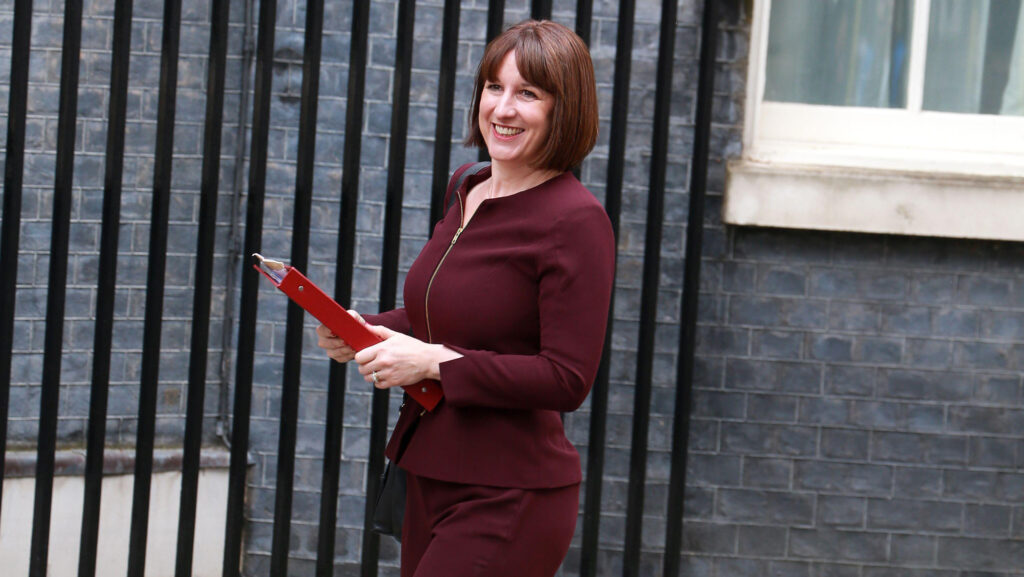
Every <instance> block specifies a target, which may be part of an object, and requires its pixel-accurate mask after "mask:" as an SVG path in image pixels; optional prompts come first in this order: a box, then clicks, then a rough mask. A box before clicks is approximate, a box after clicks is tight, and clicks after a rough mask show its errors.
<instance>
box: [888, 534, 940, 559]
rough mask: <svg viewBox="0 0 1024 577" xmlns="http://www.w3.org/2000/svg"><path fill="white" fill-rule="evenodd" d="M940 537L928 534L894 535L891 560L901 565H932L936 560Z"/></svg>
mask: <svg viewBox="0 0 1024 577" xmlns="http://www.w3.org/2000/svg"><path fill="white" fill-rule="evenodd" d="M937 543H938V538H936V537H933V536H926V535H900V534H896V535H893V536H892V544H891V548H892V552H891V560H892V562H893V563H896V564H899V565H931V564H933V563H934V562H935V556H936V553H937V551H936V545H937Z"/></svg>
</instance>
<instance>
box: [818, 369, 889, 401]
mask: <svg viewBox="0 0 1024 577" xmlns="http://www.w3.org/2000/svg"><path fill="white" fill-rule="evenodd" d="M876 380H877V370H876V369H875V368H873V367H861V366H849V365H830V366H829V367H828V369H827V370H826V372H825V391H826V392H828V393H830V394H833V395H851V396H872V395H874V392H875V381H876Z"/></svg>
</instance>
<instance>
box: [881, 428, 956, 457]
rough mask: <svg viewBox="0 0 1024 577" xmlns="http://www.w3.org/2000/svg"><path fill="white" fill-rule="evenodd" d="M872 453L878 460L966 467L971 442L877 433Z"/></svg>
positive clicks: (947, 438)
mask: <svg viewBox="0 0 1024 577" xmlns="http://www.w3.org/2000/svg"><path fill="white" fill-rule="evenodd" d="M871 454H872V459H873V460H875V461H893V462H905V463H915V462H919V463H937V464H962V463H966V461H967V439H965V438H962V437H943V436H936V435H917V434H908V433H883V432H876V433H874V435H872V443H871Z"/></svg>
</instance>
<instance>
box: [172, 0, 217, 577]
mask: <svg viewBox="0 0 1024 577" xmlns="http://www.w3.org/2000/svg"><path fill="white" fill-rule="evenodd" d="M229 8H230V6H229V2H228V0H213V2H212V3H211V5H210V52H209V54H210V56H209V69H208V70H207V79H206V91H207V96H206V121H205V126H204V128H203V168H202V180H201V182H200V193H199V232H198V235H197V239H196V281H195V292H194V293H193V295H192V349H191V350H190V351H189V363H188V392H187V398H188V405H187V407H186V409H185V439H184V443H183V445H184V454H183V456H182V468H181V501H180V506H179V509H178V543H177V547H178V550H177V555H176V557H175V563H174V574H175V575H176V576H177V577H188V576H189V575H191V574H192V558H193V552H194V546H195V529H196V505H197V501H198V497H199V464H200V456H201V455H200V452H201V446H202V439H203V411H204V408H205V400H206V366H207V362H208V355H209V350H208V349H209V343H210V300H211V289H212V287H213V249H214V239H215V230H216V224H217V195H218V193H219V189H218V179H219V177H220V144H221V130H222V128H223V127H222V126H221V125H222V123H223V120H224V77H225V70H224V68H225V66H226V63H227V45H228V13H229Z"/></svg>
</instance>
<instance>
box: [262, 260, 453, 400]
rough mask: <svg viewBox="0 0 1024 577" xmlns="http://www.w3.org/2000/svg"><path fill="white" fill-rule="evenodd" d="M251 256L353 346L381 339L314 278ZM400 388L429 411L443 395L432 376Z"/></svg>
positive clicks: (278, 284)
mask: <svg viewBox="0 0 1024 577" xmlns="http://www.w3.org/2000/svg"><path fill="white" fill-rule="evenodd" d="M253 258H255V259H256V260H257V263H255V264H253V265H252V266H253V268H255V269H256V270H258V271H259V272H260V274H262V275H263V276H265V277H267V280H269V281H270V282H272V283H274V286H276V287H277V288H278V289H279V290H280V291H281V292H283V293H284V294H286V295H288V296H289V297H290V298H291V299H292V300H293V301H295V303H296V304H298V305H299V306H300V307H302V308H303V309H305V310H306V312H308V313H309V314H311V315H313V316H314V317H316V319H317V320H318V321H320V322H322V323H323V324H324V326H326V327H327V328H329V329H331V332H333V333H334V334H335V335H338V336H339V337H341V338H342V340H344V341H345V342H346V343H348V344H349V346H351V347H352V348H353V349H355V350H357V351H361V350H363V349H365V348H366V347H370V346H373V345H375V344H377V343H379V342H381V339H380V338H379V337H378V336H377V335H375V334H373V332H371V331H370V329H368V328H366V327H365V326H363V324H362V323H360V322H359V321H358V320H356V319H355V318H354V317H353V316H352V315H350V314H349V313H348V311H346V310H345V308H344V307H342V306H341V305H339V304H338V303H337V301H335V300H334V299H332V298H331V297H329V296H327V293H325V292H324V291H322V290H320V287H318V286H316V285H315V284H313V281H311V280H309V279H308V278H306V276H305V275H303V274H302V273H301V272H299V271H298V270H296V269H295V268H293V267H290V266H288V265H285V264H282V263H279V262H277V261H272V260H268V259H264V258H263V257H262V256H260V255H259V254H254V255H253ZM260 265H263V266H260ZM402 388H403V389H405V392H407V393H409V396H411V397H412V398H413V399H416V402H417V403H419V404H420V405H423V408H425V409H426V410H428V411H432V410H433V409H434V407H436V406H437V403H439V402H440V401H441V397H442V396H444V395H443V393H442V392H441V385H440V384H438V383H437V382H436V381H431V380H424V381H421V382H419V383H417V384H415V385H406V386H404V387H402Z"/></svg>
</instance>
